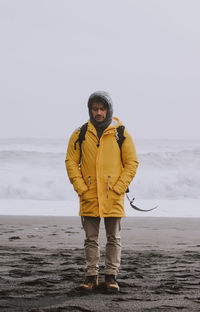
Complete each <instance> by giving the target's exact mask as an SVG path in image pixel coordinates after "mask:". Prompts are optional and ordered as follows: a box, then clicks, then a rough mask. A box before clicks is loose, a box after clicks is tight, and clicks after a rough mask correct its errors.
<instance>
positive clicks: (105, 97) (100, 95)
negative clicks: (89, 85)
mask: <svg viewBox="0 0 200 312" xmlns="http://www.w3.org/2000/svg"><path fill="white" fill-rule="evenodd" d="M94 100H101V101H102V102H103V103H105V104H106V105H107V109H108V111H107V115H106V119H105V120H104V121H103V122H97V121H96V120H95V119H94V118H93V116H92V112H91V108H92V103H93V102H94ZM88 110H89V116H90V121H91V123H92V124H93V125H94V126H95V128H102V129H105V128H107V127H108V126H109V124H110V123H111V122H112V115H113V103H112V99H111V97H110V95H109V94H108V93H107V92H105V91H96V92H94V93H92V94H91V95H90V97H89V99H88Z"/></svg>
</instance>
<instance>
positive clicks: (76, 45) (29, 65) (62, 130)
mask: <svg viewBox="0 0 200 312" xmlns="http://www.w3.org/2000/svg"><path fill="white" fill-rule="evenodd" d="M199 13H200V1H199V0H196V1H195V0H188V1H185V0H154V1H153V0H146V1H142V0H137V1H134V0H101V1H100V0H84V1H83V0H54V1H52V0H46V1H45V0H24V1H22V0H17V1H16V0H9V1H8V0H0V45H1V47H0V88H1V91H0V106H1V113H0V137H1V138H12V137H39V138H43V137H49V138H57V137H58V138H65V137H66V136H67V135H68V134H69V133H71V132H72V131H73V130H74V129H75V128H76V127H77V126H79V125H81V124H82V123H84V122H85V121H86V120H87V119H88V111H87V100H88V97H89V95H90V94H91V93H92V92H94V91H96V90H105V91H107V92H109V93H110V95H111V97H112V98H113V102H114V115H116V116H117V117H119V118H120V119H121V120H122V121H123V123H124V124H125V125H126V126H127V128H128V130H129V132H130V133H131V134H132V135H133V137H134V138H138V139H139V138H147V139H151V138H163V139H171V138H181V139H185V138H186V139H200V126H199V119H200V18H199Z"/></svg>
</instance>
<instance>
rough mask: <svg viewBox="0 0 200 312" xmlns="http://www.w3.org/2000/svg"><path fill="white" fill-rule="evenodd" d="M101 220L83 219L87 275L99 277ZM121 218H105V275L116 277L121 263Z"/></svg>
mask: <svg viewBox="0 0 200 312" xmlns="http://www.w3.org/2000/svg"><path fill="white" fill-rule="evenodd" d="M100 220H101V219H100V218H98V217H97V218H96V217H81V221H82V226H83V229H84V231H85V237H86V239H85V243H84V247H85V257H86V270H85V271H86V275H88V276H89V275H97V274H98V270H99V266H98V263H99V258H100V252H99V243H98V238H99V227H100ZM120 223H121V218H114V217H112V218H104V225H105V230H106V237H107V243H106V249H105V269H104V273H105V274H112V275H116V274H117V272H118V269H119V266H120V261H121V242H120V230H121V225H120Z"/></svg>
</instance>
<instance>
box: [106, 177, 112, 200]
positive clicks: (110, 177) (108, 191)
mask: <svg viewBox="0 0 200 312" xmlns="http://www.w3.org/2000/svg"><path fill="white" fill-rule="evenodd" d="M110 178H111V177H110V176H108V183H107V198H108V192H109V180H110Z"/></svg>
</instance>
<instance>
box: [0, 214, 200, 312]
mask: <svg viewBox="0 0 200 312" xmlns="http://www.w3.org/2000/svg"><path fill="white" fill-rule="evenodd" d="M121 236H122V263H121V269H120V272H119V274H118V282H119V285H120V292H119V294H112V295H111V294H107V293H106V292H105V289H104V284H103V267H104V258H103V255H104V242H105V233H104V228H103V222H102V225H101V231H100V246H101V259H100V285H99V287H98V288H97V289H96V290H95V291H94V292H92V293H90V294H86V293H83V292H81V291H80V289H79V287H78V286H79V284H80V283H81V282H82V281H83V279H84V251H83V240H84V232H83V230H82V228H81V224H80V219H79V217H35V216H34V217H31V216H29V217H28V216H27V217H25V216H16V217H15V216H0V311H1V312H4V311H16V312H18V311H20V312H23V311H28V312H29V311H49V312H53V311H56V312H58V311H115V312H118V311H153V312H156V311H162V312H163V311H200V265H199V263H200V241H199V237H200V218H197V219H188V218H144V217H143V218H130V217H129V218H126V219H123V221H122V233H121Z"/></svg>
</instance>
